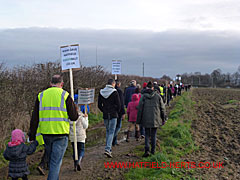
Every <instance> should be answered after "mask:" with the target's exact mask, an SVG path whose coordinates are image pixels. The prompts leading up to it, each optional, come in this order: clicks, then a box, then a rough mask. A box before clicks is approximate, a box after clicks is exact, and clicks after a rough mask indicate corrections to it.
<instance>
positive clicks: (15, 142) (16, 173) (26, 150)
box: [3, 129, 38, 180]
mask: <svg viewBox="0 0 240 180" xmlns="http://www.w3.org/2000/svg"><path fill="white" fill-rule="evenodd" d="M24 142H25V135H24V133H23V132H22V130H20V129H15V130H13V131H12V138H11V141H10V142H9V143H8V145H7V148H6V150H5V151H4V153H3V156H4V158H5V159H6V160H9V161H10V163H9V171H8V176H9V177H11V178H12V180H17V179H18V178H22V179H23V180H27V179H28V178H27V175H29V174H30V171H29V169H28V165H27V162H26V157H27V155H30V154H32V153H34V151H36V147H37V146H38V142H37V141H34V142H33V143H31V144H30V145H29V146H28V145H26V144H24Z"/></svg>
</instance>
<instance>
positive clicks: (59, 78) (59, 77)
mask: <svg viewBox="0 0 240 180" xmlns="http://www.w3.org/2000/svg"><path fill="white" fill-rule="evenodd" d="M62 82H63V77H62V75H60V74H56V75H53V77H52V80H51V83H52V84H58V83H62Z"/></svg>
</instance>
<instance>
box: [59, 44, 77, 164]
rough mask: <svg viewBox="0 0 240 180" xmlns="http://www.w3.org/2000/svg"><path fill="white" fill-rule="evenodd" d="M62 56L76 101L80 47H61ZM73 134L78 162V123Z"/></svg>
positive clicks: (63, 67) (64, 69) (74, 126)
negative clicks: (74, 84)
mask: <svg viewBox="0 0 240 180" xmlns="http://www.w3.org/2000/svg"><path fill="white" fill-rule="evenodd" d="M60 52H61V53H60V55H61V62H62V71H63V72H66V71H68V70H69V77H70V88H71V97H72V99H73V101H74V91H73V73H72V72H73V69H79V68H80V61H79V60H80V58H79V57H80V56H79V45H78V44H77V45H70V46H61V47H60ZM73 134H74V152H75V160H78V151H77V135H76V122H75V121H74V122H73Z"/></svg>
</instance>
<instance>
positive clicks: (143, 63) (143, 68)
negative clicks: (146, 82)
mask: <svg viewBox="0 0 240 180" xmlns="http://www.w3.org/2000/svg"><path fill="white" fill-rule="evenodd" d="M143 77H144V62H143Z"/></svg>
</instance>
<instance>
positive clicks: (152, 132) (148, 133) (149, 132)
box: [145, 128, 157, 154]
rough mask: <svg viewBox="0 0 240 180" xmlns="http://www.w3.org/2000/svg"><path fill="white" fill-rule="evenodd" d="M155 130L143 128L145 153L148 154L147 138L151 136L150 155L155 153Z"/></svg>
mask: <svg viewBox="0 0 240 180" xmlns="http://www.w3.org/2000/svg"><path fill="white" fill-rule="evenodd" d="M156 134H157V128H145V152H149V137H150V136H151V146H152V148H151V153H152V154H154V153H155V148H156Z"/></svg>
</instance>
